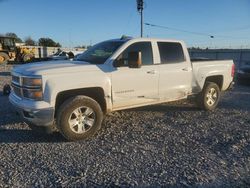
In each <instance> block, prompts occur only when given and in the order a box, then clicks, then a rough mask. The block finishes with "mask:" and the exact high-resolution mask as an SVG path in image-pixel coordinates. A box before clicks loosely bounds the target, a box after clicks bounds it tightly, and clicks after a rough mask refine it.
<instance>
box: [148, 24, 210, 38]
mask: <svg viewBox="0 0 250 188" xmlns="http://www.w3.org/2000/svg"><path fill="white" fill-rule="evenodd" d="M144 24H145V25H147V26H151V27H158V28H163V29H168V30H174V31H179V32H184V33H189V34H194V35H202V36H208V37H210V38H214V36H213V35H210V34H206V33H199V32H194V31H187V30H183V29H177V28H173V27H167V26H162V25H155V24H151V23H144Z"/></svg>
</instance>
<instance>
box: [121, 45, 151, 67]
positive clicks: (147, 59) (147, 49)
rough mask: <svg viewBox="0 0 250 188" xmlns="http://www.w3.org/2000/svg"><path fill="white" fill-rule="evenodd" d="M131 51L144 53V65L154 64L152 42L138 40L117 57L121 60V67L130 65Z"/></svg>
mask: <svg viewBox="0 0 250 188" xmlns="http://www.w3.org/2000/svg"><path fill="white" fill-rule="evenodd" d="M129 52H141V53H142V65H152V64H153V52H152V45H151V42H137V43H134V44H132V45H130V46H129V47H128V48H127V49H126V50H124V51H123V52H122V53H121V54H120V55H119V56H118V58H117V61H119V67H124V66H128V53H129Z"/></svg>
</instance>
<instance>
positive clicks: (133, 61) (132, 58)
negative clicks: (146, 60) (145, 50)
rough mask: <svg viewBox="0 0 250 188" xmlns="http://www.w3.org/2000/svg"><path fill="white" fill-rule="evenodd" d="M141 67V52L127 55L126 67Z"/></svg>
mask: <svg viewBox="0 0 250 188" xmlns="http://www.w3.org/2000/svg"><path fill="white" fill-rule="evenodd" d="M141 65H142V58H141V52H129V53H128V66H129V68H140V67H141Z"/></svg>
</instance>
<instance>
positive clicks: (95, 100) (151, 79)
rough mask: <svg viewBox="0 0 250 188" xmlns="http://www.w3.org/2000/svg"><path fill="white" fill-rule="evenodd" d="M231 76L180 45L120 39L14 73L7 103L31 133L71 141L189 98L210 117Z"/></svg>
mask: <svg viewBox="0 0 250 188" xmlns="http://www.w3.org/2000/svg"><path fill="white" fill-rule="evenodd" d="M233 76H234V63H233V61H231V60H227V61H196V62H191V60H190V57H189V53H188V50H187V48H186V45H185V44H184V43H183V42H182V41H175V40H164V39H150V38H137V39H132V38H121V39H114V40H108V41H105V42H101V43H99V44H96V45H95V46H93V47H92V48H90V49H89V50H87V51H86V52H84V53H83V54H82V55H80V56H79V57H78V59H77V60H74V61H51V62H41V63H32V64H26V65H21V66H18V67H16V68H14V69H13V71H12V88H13V89H12V92H11V94H10V96H9V100H10V102H11V103H12V104H13V105H14V106H15V107H16V110H17V112H19V113H20V114H21V116H22V117H23V118H24V120H25V122H27V123H28V125H29V126H30V127H31V128H32V129H46V130H50V131H51V130H54V129H56V130H59V131H60V133H61V134H62V135H63V136H64V137H65V138H66V139H68V140H70V141H71V140H72V141H73V140H81V139H85V138H88V137H90V136H91V135H93V134H94V133H95V132H96V131H97V130H99V129H100V128H101V124H102V120H103V116H104V115H105V114H107V113H109V112H112V111H116V110H121V109H128V108H134V107H139V106H145V105H152V104H157V103H164V102H169V101H176V100H180V99H185V98H188V97H190V96H195V97H196V98H197V101H198V104H199V106H200V107H201V108H203V109H205V110H213V109H214V108H215V107H216V106H217V104H218V101H219V98H220V93H221V92H222V91H226V90H227V89H229V88H230V87H231V85H232V83H233Z"/></svg>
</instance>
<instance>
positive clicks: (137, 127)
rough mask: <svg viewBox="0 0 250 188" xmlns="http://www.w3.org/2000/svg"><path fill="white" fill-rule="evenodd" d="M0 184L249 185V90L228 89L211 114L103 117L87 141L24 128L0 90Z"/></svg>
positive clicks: (165, 111)
mask: <svg viewBox="0 0 250 188" xmlns="http://www.w3.org/2000/svg"><path fill="white" fill-rule="evenodd" d="M10 69H11V66H8V67H7V70H3V69H2V68H1V71H0V92H1V93H0V158H1V159H0V185H1V187H5V186H6V187H9V186H14V187H16V186H18V187H33V186H41V187H48V186H62V187H68V186H77V187H78V186H103V185H106V186H116V185H117V186H121V187H131V186H163V185H165V186H180V187H190V186H192V187H193V186H198V187H249V186H250V87H249V86H236V88H235V89H234V90H233V91H230V92H228V93H227V94H225V95H224V96H223V99H222V101H221V102H220V105H219V107H218V108H217V109H216V110H215V111H214V112H205V111H200V110H199V109H197V108H195V107H193V106H192V105H187V104H184V103H181V104H162V105H155V106H150V107H143V108H138V109H132V110H125V111H119V112H115V113H112V114H110V115H109V116H108V117H107V118H106V120H105V121H104V123H103V129H102V130H101V131H100V132H99V133H98V134H97V135H96V136H95V137H93V138H92V139H90V140H87V141H81V142H74V143H70V142H65V140H64V139H63V138H62V137H61V136H60V135H59V134H54V135H52V136H46V135H39V134H36V133H34V132H32V131H31V130H30V129H29V128H28V127H27V125H26V124H25V123H23V122H22V121H21V119H20V118H19V117H18V116H16V115H15V113H14V110H13V108H12V107H11V105H10V103H9V102H8V98H7V97H5V96H3V95H2V87H3V84H4V83H9V82H10V76H9V72H8V70H10Z"/></svg>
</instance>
